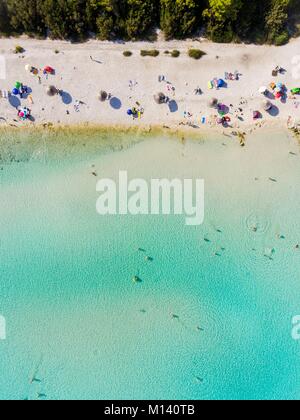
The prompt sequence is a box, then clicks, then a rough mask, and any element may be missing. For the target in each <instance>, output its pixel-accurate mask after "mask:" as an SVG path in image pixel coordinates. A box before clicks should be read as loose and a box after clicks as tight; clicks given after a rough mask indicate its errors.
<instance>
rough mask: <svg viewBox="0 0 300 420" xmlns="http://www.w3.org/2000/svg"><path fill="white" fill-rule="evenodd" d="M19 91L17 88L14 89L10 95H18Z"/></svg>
mask: <svg viewBox="0 0 300 420" xmlns="http://www.w3.org/2000/svg"><path fill="white" fill-rule="evenodd" d="M19 93H20V92H19V89H17V88H14V89H13V90H12V94H13V95H19Z"/></svg>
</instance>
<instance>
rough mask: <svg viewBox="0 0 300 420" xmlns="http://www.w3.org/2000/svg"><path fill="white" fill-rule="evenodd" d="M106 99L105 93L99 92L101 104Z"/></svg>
mask: <svg viewBox="0 0 300 420" xmlns="http://www.w3.org/2000/svg"><path fill="white" fill-rule="evenodd" d="M107 98H108V94H107V92H105V91H104V90H101V92H100V93H99V100H100V101H101V102H105V101H106V99H107Z"/></svg>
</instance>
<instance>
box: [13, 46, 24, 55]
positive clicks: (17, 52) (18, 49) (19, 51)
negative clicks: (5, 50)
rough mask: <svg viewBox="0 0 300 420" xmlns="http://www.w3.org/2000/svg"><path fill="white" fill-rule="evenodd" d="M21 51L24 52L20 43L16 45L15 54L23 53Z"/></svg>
mask: <svg viewBox="0 0 300 420" xmlns="http://www.w3.org/2000/svg"><path fill="white" fill-rule="evenodd" d="M23 52H25V50H24V48H23V47H21V46H20V45H17V46H16V48H15V54H23Z"/></svg>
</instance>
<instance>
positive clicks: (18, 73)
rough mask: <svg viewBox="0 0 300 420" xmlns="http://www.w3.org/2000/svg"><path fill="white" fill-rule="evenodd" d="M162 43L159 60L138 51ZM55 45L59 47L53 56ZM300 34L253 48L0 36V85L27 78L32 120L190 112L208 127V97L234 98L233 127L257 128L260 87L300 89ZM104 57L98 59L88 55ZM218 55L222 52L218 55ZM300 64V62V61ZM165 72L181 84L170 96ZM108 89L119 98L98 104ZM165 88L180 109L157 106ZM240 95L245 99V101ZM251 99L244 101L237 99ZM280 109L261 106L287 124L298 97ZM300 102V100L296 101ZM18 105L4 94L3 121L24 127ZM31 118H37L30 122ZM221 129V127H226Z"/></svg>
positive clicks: (105, 120) (109, 120) (152, 121)
mask: <svg viewBox="0 0 300 420" xmlns="http://www.w3.org/2000/svg"><path fill="white" fill-rule="evenodd" d="M16 45H21V46H22V47H23V48H24V49H25V53H24V54H21V55H16V54H14V52H13V50H14V48H15V46H16ZM190 47H195V48H200V49H202V50H204V51H205V52H206V53H207V55H206V56H205V57H203V58H202V59H201V60H199V61H195V60H193V59H191V58H189V57H188V56H187V50H188V49H189V48H190ZM153 48H156V49H159V50H160V52H161V54H160V56H159V57H157V58H142V57H141V56H140V50H141V49H153ZM175 48H176V49H179V50H180V51H181V56H180V58H177V59H176V58H171V57H168V56H166V55H165V54H164V51H165V50H170V51H171V50H172V49H175ZM55 50H59V51H60V53H59V54H56V53H55ZM125 50H130V51H132V52H133V56H132V57H130V58H125V57H123V54H122V53H123V51H125ZM299 51H300V39H297V40H293V41H291V42H290V44H289V45H287V46H284V47H270V46H254V45H249V46H248V45H220V44H213V43H209V42H206V41H205V42H198V41H185V42H177V41H176V42H175V41H174V42H158V43H155V44H148V43H128V44H115V43H112V42H98V41H89V42H87V43H84V44H76V45H73V44H70V43H68V42H58V41H50V40H47V41H38V40H32V39H27V38H20V39H1V47H0V53H1V54H2V55H4V57H5V61H6V78H5V79H4V80H0V88H1V89H8V90H12V88H13V87H14V85H15V82H16V81H20V82H23V83H24V84H25V85H28V86H29V87H31V89H32V97H33V100H34V104H33V105H30V104H29V102H28V100H22V101H21V103H22V105H27V106H29V107H30V108H31V110H32V115H33V116H34V119H35V124H44V123H48V122H51V123H54V124H58V123H60V124H64V125H66V124H67V125H68V124H82V123H90V124H100V125H104V124H105V125H111V124H113V125H130V126H134V125H137V126H139V125H141V126H144V125H145V126H148V125H160V126H163V125H167V126H170V127H177V126H178V125H179V124H180V123H182V122H183V121H185V122H187V120H185V119H184V112H185V111H187V112H190V113H191V114H193V117H192V118H191V119H190V122H191V123H193V124H196V125H199V126H200V127H202V128H204V127H207V126H208V123H207V124H206V125H205V126H203V125H202V124H201V118H202V117H203V116H205V117H206V118H207V120H208V121H209V120H210V116H211V115H214V114H215V115H216V112H215V111H213V110H211V109H209V107H208V105H207V103H208V101H209V99H210V98H211V97H214V96H215V97H217V98H218V99H219V100H220V101H222V102H223V103H225V104H226V105H230V104H233V105H234V109H237V108H239V107H241V108H242V109H243V115H244V118H245V121H244V122H241V121H239V120H238V119H237V116H236V115H235V114H234V112H233V115H232V126H233V127H235V128H240V129H243V128H244V129H246V128H249V125H250V126H254V125H255V122H254V121H253V119H252V112H253V111H254V110H260V111H262V105H261V103H262V100H263V96H262V95H260V94H259V93H258V89H259V87H260V86H262V85H266V86H269V84H270V82H272V81H275V82H279V81H281V82H283V83H285V84H286V85H287V87H288V88H289V89H291V88H292V87H298V86H299V87H300V71H298V73H299V79H298V80H297V78H296V77H295V76H297V74H295V73H296V72H295V64H293V62H292V60H293V58H294V57H297V56H299ZM90 56H92V57H93V58H94V59H95V60H99V61H101V63H96V62H94V61H92V60H91V59H90ZM217 56H219V58H216V57H217ZM299 62H300V60H299ZM26 64H30V65H33V66H36V67H37V68H39V69H41V68H43V67H44V66H46V65H49V66H52V67H53V68H55V70H56V75H55V76H49V79H48V80H46V79H45V77H44V76H43V74H42V73H40V74H41V77H42V83H41V84H39V82H38V78H37V77H35V76H32V75H31V74H29V73H27V72H26V71H25V65H26ZM277 65H280V66H283V67H284V68H286V70H287V73H286V75H283V76H281V75H280V76H278V77H277V78H275V79H274V78H273V77H272V74H271V73H272V70H273V69H274V68H275V67H276V66H277ZM235 70H238V71H239V72H240V73H241V74H242V76H241V78H240V80H239V81H229V82H228V88H227V89H220V90H218V91H216V90H212V91H211V90H209V89H208V86H207V84H208V81H209V80H212V79H213V78H214V77H218V78H224V73H225V71H228V72H234V71H235ZM159 75H164V76H166V79H167V80H169V81H170V82H171V83H172V84H173V85H174V86H175V88H176V93H175V97H174V98H173V97H172V95H170V94H169V93H168V91H167V88H166V84H165V83H159V82H158V76H159ZM130 80H132V81H136V82H137V85H136V87H135V88H134V89H133V90H131V89H130V88H129V81H130ZM49 84H54V85H55V86H56V87H57V88H58V89H62V90H64V91H65V92H67V93H68V94H69V95H70V96H69V101H70V103H69V104H65V103H63V102H62V99H61V98H60V97H59V96H55V97H53V98H49V97H48V96H47V95H46V93H45V88H46V87H47V86H48V85H49ZM198 86H199V87H200V88H201V89H202V90H203V95H202V96H195V94H194V89H195V88H197V87H198ZM102 89H103V90H106V91H107V92H109V93H111V94H112V95H113V96H114V97H115V98H118V99H114V101H113V106H115V107H116V106H118V105H119V106H120V109H114V108H113V107H112V106H111V104H110V103H109V101H107V102H105V103H101V102H100V101H99V100H98V99H97V95H98V92H99V91H100V90H102ZM159 91H163V92H165V93H166V94H168V95H169V96H171V98H172V99H174V100H175V101H176V103H177V105H178V110H177V111H176V112H170V110H169V107H168V105H157V104H156V103H155V102H154V99H153V95H154V94H155V93H157V92H159ZM242 98H243V99H242ZM76 100H79V101H82V102H84V103H85V104H84V105H81V106H80V108H79V112H76V111H75V109H74V103H75V101H76ZM241 100H242V101H246V102H247V104H243V105H240V102H241ZM137 101H138V102H139V103H140V104H141V106H142V107H143V108H144V110H145V113H144V115H143V117H142V119H141V120H135V121H133V119H132V118H131V117H129V116H128V115H127V109H128V108H131V107H132V106H134V105H135V104H136V102H137ZM273 102H274V104H275V105H276V106H277V107H278V115H276V116H271V115H268V113H266V112H263V120H262V121H276V123H277V122H280V123H282V124H284V125H286V122H287V119H288V117H289V116H292V117H293V118H294V119H296V120H297V119H298V118H299V120H300V106H299V108H296V106H295V100H292V99H288V100H287V103H281V102H280V101H278V100H274V101H273ZM296 102H299V103H300V96H299V99H296ZM14 105H17V103H16V102H15V101H13V100H11V103H9V102H8V101H7V100H3V99H2V100H0V117H1V124H5V121H4V119H5V120H6V123H10V124H11V123H13V124H18V125H21V126H22V125H24V122H17V123H16V121H13V120H16V119H17V115H16V109H15V108H14ZM67 111H69V114H68V113H67ZM31 124H32V123H31ZM221 129H223V128H221Z"/></svg>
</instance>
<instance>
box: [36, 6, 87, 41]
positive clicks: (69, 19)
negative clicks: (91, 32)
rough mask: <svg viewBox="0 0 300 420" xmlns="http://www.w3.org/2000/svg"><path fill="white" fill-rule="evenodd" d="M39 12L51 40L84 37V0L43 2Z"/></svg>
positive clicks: (85, 26)
mask: <svg viewBox="0 0 300 420" xmlns="http://www.w3.org/2000/svg"><path fill="white" fill-rule="evenodd" d="M41 10H42V13H43V16H44V22H45V25H46V27H47V29H48V30H49V31H50V35H51V36H52V37H53V38H61V39H65V38H75V39H82V38H84V37H85V36H86V34H87V31H88V25H87V16H86V0H43V2H42V3H41Z"/></svg>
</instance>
